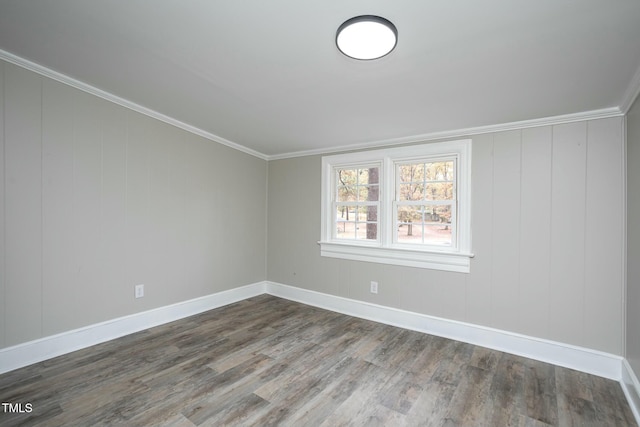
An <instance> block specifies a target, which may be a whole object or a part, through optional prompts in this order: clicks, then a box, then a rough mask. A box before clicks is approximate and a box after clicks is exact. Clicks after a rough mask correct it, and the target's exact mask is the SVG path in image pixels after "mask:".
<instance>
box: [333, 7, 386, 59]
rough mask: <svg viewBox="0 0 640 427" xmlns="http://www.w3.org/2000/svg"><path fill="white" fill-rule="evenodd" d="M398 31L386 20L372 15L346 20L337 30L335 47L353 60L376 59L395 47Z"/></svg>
mask: <svg viewBox="0 0 640 427" xmlns="http://www.w3.org/2000/svg"><path fill="white" fill-rule="evenodd" d="M397 41H398V30H397V29H396V27H395V25H393V24H392V23H391V22H389V21H388V20H386V19H384V18H381V17H379V16H374V15H362V16H356V17H355V18H351V19H348V20H347V21H345V22H344V23H343V24H342V25H340V27H339V28H338V32H337V33H336V45H337V46H338V49H340V52H342V53H344V54H345V55H347V56H348V57H350V58H354V59H363V60H369V59H378V58H382V57H383V56H385V55H387V54H389V52H391V51H392V50H393V48H395V47H396V43H397Z"/></svg>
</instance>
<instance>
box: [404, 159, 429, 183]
mask: <svg viewBox="0 0 640 427" xmlns="http://www.w3.org/2000/svg"><path fill="white" fill-rule="evenodd" d="M399 172H400V182H422V181H424V163H413V164H408V165H400V168H399Z"/></svg>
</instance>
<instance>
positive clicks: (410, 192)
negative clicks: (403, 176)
mask: <svg viewBox="0 0 640 427" xmlns="http://www.w3.org/2000/svg"><path fill="white" fill-rule="evenodd" d="M399 191H400V194H398V200H403V201H404V200H424V185H423V184H422V183H420V184H418V183H413V184H400V188H399Z"/></svg>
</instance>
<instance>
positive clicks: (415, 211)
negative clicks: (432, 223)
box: [398, 206, 423, 224]
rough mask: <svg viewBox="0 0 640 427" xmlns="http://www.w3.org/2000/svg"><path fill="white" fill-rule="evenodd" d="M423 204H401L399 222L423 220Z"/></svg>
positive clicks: (407, 222)
mask: <svg viewBox="0 0 640 427" xmlns="http://www.w3.org/2000/svg"><path fill="white" fill-rule="evenodd" d="M422 210H423V207H422V206H399V207H398V223H400V224H409V223H413V222H423V219H422Z"/></svg>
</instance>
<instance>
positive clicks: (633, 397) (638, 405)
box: [620, 359, 640, 424]
mask: <svg viewBox="0 0 640 427" xmlns="http://www.w3.org/2000/svg"><path fill="white" fill-rule="evenodd" d="M620 385H621V386H622V391H624V395H625V396H626V398H627V402H629V406H630V407H631V411H633V415H634V416H635V417H636V421H637V422H638V424H640V381H638V377H637V376H636V374H635V372H634V371H633V369H632V368H631V365H629V362H628V361H627V359H624V360H623V361H622V378H621V379H620Z"/></svg>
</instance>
